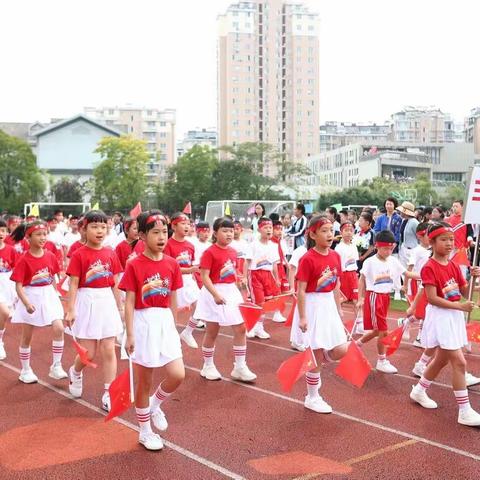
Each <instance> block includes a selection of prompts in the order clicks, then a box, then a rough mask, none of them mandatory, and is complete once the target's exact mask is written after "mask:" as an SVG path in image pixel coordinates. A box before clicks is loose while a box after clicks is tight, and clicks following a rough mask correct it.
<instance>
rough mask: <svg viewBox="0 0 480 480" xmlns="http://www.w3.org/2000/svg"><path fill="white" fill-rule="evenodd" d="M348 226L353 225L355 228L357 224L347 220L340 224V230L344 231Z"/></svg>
mask: <svg viewBox="0 0 480 480" xmlns="http://www.w3.org/2000/svg"><path fill="white" fill-rule="evenodd" d="M347 227H352V228H353V229H355V225H353V223H349V222H346V223H342V224H341V225H340V231H342V230H343V229H344V228H347Z"/></svg>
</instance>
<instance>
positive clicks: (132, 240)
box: [115, 217, 145, 271]
mask: <svg viewBox="0 0 480 480" xmlns="http://www.w3.org/2000/svg"><path fill="white" fill-rule="evenodd" d="M123 231H124V232H125V240H123V241H122V242H120V243H119V244H118V245H117V246H116V247H115V253H116V254H117V257H118V260H119V261H120V265H121V266H122V271H125V266H126V264H127V262H128V261H130V260H132V259H133V258H136V257H138V255H140V254H141V253H142V252H143V250H144V249H145V244H144V243H143V241H142V240H140V239H139V236H138V222H137V220H135V219H134V218H130V217H129V218H126V219H125V221H124V222H123Z"/></svg>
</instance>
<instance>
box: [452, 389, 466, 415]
mask: <svg viewBox="0 0 480 480" xmlns="http://www.w3.org/2000/svg"><path fill="white" fill-rule="evenodd" d="M453 394H454V395H455V400H456V401H457V405H458V409H459V410H460V411H462V410H468V409H469V408H470V399H469V398H468V390H454V391H453Z"/></svg>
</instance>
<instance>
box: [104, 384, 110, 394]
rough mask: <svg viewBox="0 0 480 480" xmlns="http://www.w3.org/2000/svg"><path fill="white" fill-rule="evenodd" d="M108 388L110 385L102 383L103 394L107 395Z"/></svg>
mask: <svg viewBox="0 0 480 480" xmlns="http://www.w3.org/2000/svg"><path fill="white" fill-rule="evenodd" d="M109 388H110V384H109V383H104V384H103V389H104V390H105V393H108V389H109Z"/></svg>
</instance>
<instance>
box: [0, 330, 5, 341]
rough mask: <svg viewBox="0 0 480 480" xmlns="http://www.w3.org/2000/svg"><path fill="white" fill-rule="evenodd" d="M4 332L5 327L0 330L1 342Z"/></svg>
mask: <svg viewBox="0 0 480 480" xmlns="http://www.w3.org/2000/svg"><path fill="white" fill-rule="evenodd" d="M4 334H5V329H3V330H0V343H3V335H4Z"/></svg>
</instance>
